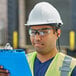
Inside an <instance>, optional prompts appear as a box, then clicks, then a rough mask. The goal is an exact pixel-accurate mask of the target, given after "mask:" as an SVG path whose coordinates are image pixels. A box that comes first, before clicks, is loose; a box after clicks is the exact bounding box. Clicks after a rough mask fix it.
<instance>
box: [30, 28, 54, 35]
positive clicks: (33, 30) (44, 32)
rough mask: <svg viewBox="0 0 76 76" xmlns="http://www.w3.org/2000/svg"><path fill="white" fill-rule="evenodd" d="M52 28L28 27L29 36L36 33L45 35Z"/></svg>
mask: <svg viewBox="0 0 76 76" xmlns="http://www.w3.org/2000/svg"><path fill="white" fill-rule="evenodd" d="M51 29H53V28H41V29H37V30H35V29H29V35H30V36H35V35H36V34H38V35H40V36H45V35H47V34H49V33H50V30H51Z"/></svg>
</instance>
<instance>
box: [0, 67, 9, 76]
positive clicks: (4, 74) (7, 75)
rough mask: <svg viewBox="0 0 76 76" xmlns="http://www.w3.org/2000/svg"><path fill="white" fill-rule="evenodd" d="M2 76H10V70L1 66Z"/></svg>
mask: <svg viewBox="0 0 76 76" xmlns="http://www.w3.org/2000/svg"><path fill="white" fill-rule="evenodd" d="M0 76H10V73H9V71H8V70H6V69H4V68H3V66H0Z"/></svg>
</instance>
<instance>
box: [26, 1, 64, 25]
mask: <svg viewBox="0 0 76 76" xmlns="http://www.w3.org/2000/svg"><path fill="white" fill-rule="evenodd" d="M53 23H56V24H61V25H62V24H63V22H62V20H61V18H60V15H59V12H58V11H57V10H56V9H55V8H54V7H53V6H52V5H51V4H50V3H48V2H40V3H38V4H36V5H35V6H34V8H33V9H32V11H31V12H30V14H29V18H28V21H27V24H25V25H28V26H32V25H44V24H53Z"/></svg>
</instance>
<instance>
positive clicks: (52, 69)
mask: <svg viewBox="0 0 76 76" xmlns="http://www.w3.org/2000/svg"><path fill="white" fill-rule="evenodd" d="M36 55H37V53H36V52H33V53H30V54H28V62H29V65H30V69H31V72H32V76H34V60H35V58H36ZM75 66H76V59H74V58H72V57H70V56H67V55H65V54H62V53H57V54H56V56H55V57H54V59H53V61H52V62H51V64H50V65H49V67H48V69H47V71H46V73H45V76H71V72H72V70H73V69H74V67H75ZM44 67H45V66H44Z"/></svg>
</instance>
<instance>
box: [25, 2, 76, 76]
mask: <svg viewBox="0 0 76 76" xmlns="http://www.w3.org/2000/svg"><path fill="white" fill-rule="evenodd" d="M25 25H26V26H29V35H30V40H31V43H32V45H33V46H34V47H35V49H36V52H33V53H30V54H28V62H29V65H30V69H31V71H32V76H76V60H75V59H74V58H71V57H69V56H66V55H64V54H62V53H59V52H58V50H57V48H56V41H57V39H58V38H59V37H60V34H61V31H60V27H61V26H62V25H63V23H62V20H61V18H60V15H59V13H58V11H57V10H56V9H55V8H54V7H53V6H52V5H51V4H49V3H48V2H40V3H38V4H36V5H35V7H34V8H33V9H32V11H31V13H30V15H29V18H28V21H27V24H25Z"/></svg>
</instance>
